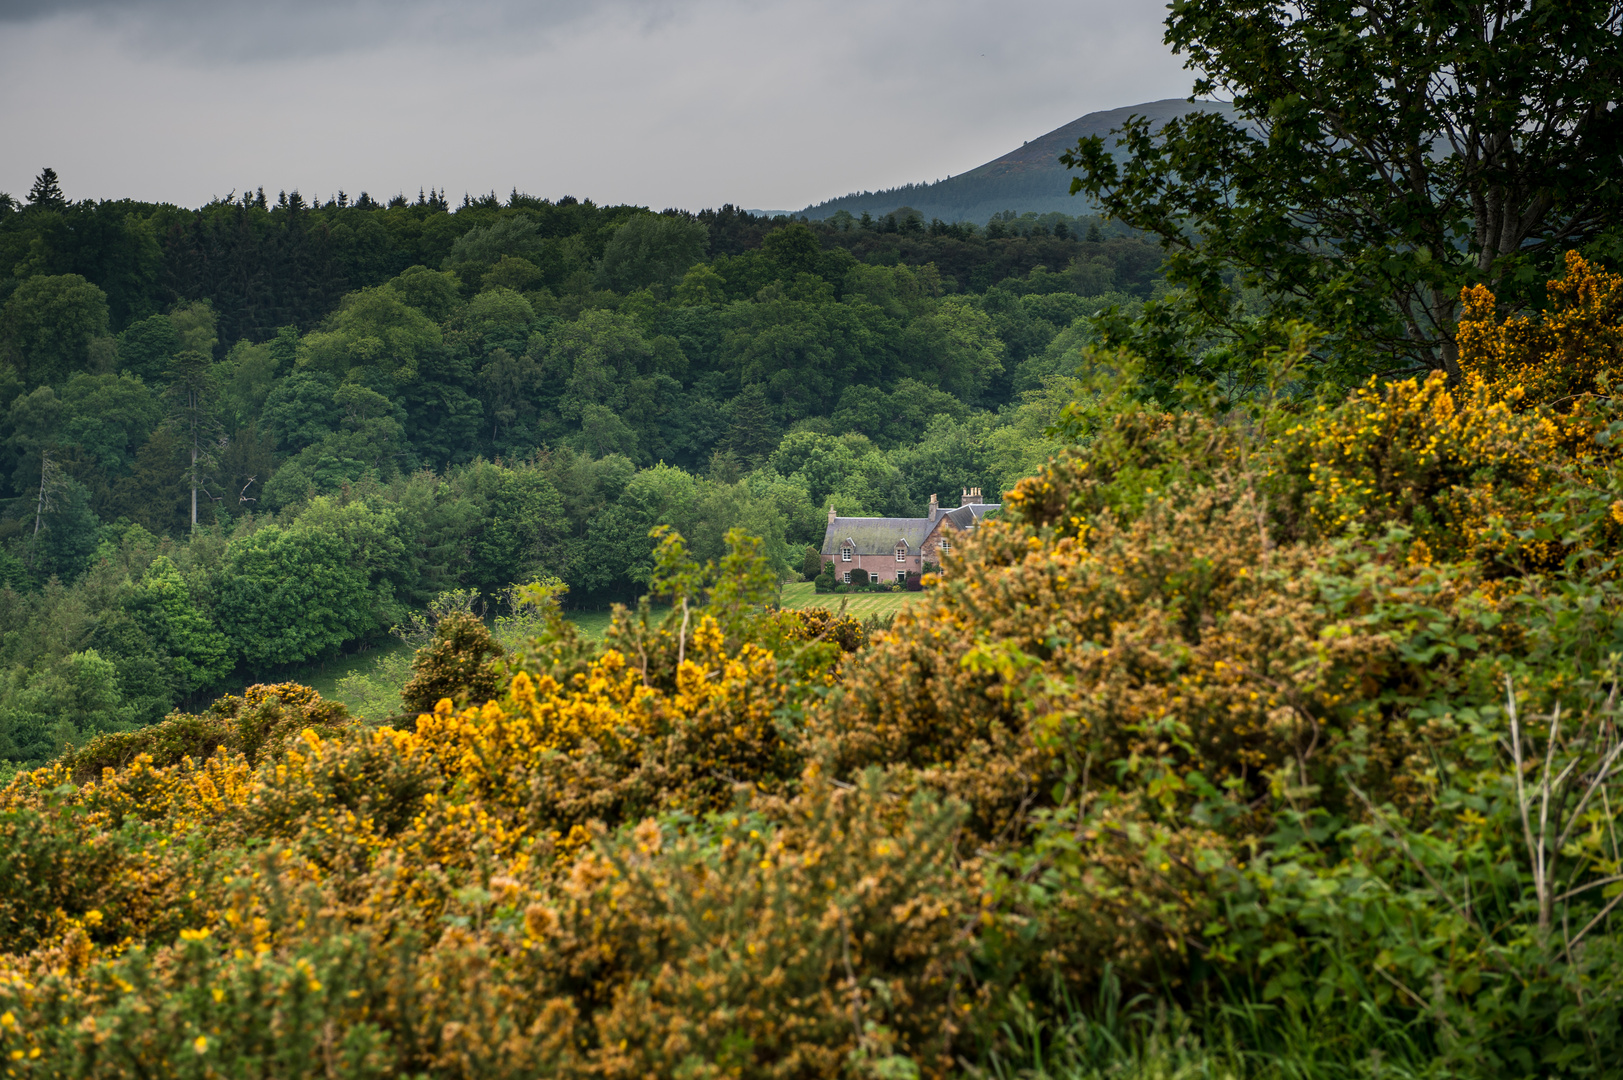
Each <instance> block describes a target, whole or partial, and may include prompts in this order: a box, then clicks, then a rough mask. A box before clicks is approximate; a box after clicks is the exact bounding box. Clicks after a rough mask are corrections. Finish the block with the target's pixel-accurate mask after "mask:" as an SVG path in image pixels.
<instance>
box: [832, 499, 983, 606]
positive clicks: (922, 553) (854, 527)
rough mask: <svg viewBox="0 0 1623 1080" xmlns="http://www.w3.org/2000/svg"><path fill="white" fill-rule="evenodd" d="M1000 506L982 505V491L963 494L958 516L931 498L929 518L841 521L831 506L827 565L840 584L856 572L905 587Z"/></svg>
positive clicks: (848, 580)
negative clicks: (910, 577)
mask: <svg viewBox="0 0 1623 1080" xmlns="http://www.w3.org/2000/svg"><path fill="white" fill-rule="evenodd" d="M1002 505H1003V504H1002V503H989V502H984V501H982V499H981V489H980V488H965V489H964V493H963V498H962V499H961V500H960V504H959V506H958V508H957V509H956V510H943V509H941V506H940V504H939V502H938V501H937V499H936V497H935V496H934V495H931V496H930V513H929V516H928V517H921V518H859V517H839V516H838V515H836V514H835V512H834V508H833V507H832V506H831V507H829V509H828V529H827V531H826V532H824V533H823V561H824V562H831V563H833V564H834V580H836V581H843V582H846V583H849V582H850V581H851V571H853V570H858V569H861V570H866V571H868V575H869V577H871V578H873V579H874V580H877V581H904V580H906V578H907V575H908V574H910V573H914V574H916V573H921V572H922V571H923V569H924V564H925V563H927V562H928V563H935V564H936V565H938V566H939V565H940V564H941V557H942V556H943V555H948V554H951V552H952V547H953V545H954V544H955V543H957V542H958V539H959V538H960V537H961V536H962V535H963V534H965V533H967V532H969V531H970V530H972V529H974V528H975V527H976V525H977V524H979V522H980V520H981V519H982V518H984V517H985V516H986V515H987V514H990V513H991V512H992V511H994V510H997V509H998V508H999V507H1001V506H1002Z"/></svg>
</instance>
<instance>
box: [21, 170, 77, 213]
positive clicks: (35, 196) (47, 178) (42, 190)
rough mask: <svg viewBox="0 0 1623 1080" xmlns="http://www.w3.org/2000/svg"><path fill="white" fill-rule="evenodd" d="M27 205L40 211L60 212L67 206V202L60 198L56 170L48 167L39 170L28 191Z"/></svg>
mask: <svg viewBox="0 0 1623 1080" xmlns="http://www.w3.org/2000/svg"><path fill="white" fill-rule="evenodd" d="M28 204H29V205H30V206H37V207H39V208H40V209H42V210H61V209H62V208H64V207H65V206H67V205H68V201H67V200H66V199H64V198H63V197H62V185H61V184H60V183H58V182H57V176H56V170H55V169H53V168H51V167H50V166H49V165H47V166H46V167H45V168H44V169H42V170H40V174H39V175H38V176H37V177H35V178H34V186H33V187H31V188H29V189H28Z"/></svg>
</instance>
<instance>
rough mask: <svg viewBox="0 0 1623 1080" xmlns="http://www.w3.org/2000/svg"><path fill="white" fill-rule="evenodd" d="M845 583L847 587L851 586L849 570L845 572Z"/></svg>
mask: <svg viewBox="0 0 1623 1080" xmlns="http://www.w3.org/2000/svg"><path fill="white" fill-rule="evenodd" d="M845 583H846V584H847V585H849V584H851V571H849V570H847V571H846V572H845Z"/></svg>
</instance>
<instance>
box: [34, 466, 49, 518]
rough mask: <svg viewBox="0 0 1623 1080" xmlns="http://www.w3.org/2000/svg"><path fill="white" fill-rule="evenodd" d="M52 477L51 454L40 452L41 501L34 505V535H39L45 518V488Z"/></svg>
mask: <svg viewBox="0 0 1623 1080" xmlns="http://www.w3.org/2000/svg"><path fill="white" fill-rule="evenodd" d="M50 475H51V452H50V451H49V450H41V451H40V452H39V501H38V502H37V503H35V504H34V535H35V536H38V535H39V527H40V522H41V521H43V520H44V517H45V487H46V484H47V483H48V481H49V477H50Z"/></svg>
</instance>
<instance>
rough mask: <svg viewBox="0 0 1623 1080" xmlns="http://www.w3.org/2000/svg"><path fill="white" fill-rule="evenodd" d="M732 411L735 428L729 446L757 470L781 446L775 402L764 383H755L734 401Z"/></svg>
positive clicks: (730, 410) (728, 440)
mask: <svg viewBox="0 0 1623 1080" xmlns="http://www.w3.org/2000/svg"><path fill="white" fill-rule="evenodd" d="M729 412H731V414H732V427H731V429H730V430H729V431H728V433H727V447H728V449H730V450H731V451H732V452H733V453H734V454H736V455H738V457H739V459H740V460H742V461H746V462H749V464H750V467H751V468H753V467H754V466H756V465H757V464H759V463H760V462H761V461H762V460H763V459H765V457H766V455H768V454H770V453H771V452H772V451H773V450H774V449H775V448H776V447H777V445H778V428H777V424H776V423H774V421H773V419H772V403H771V402H770V401H768V400H767V396H766V390H765V388H763V387H762V386H761V384H760V383H751V384H749V385H748V386H746V387H744V389H743V391H742V392H741V393H740V394H739V395H738V396H737V397H735V398H734V399H733V401H732V404H731V406H729Z"/></svg>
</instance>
